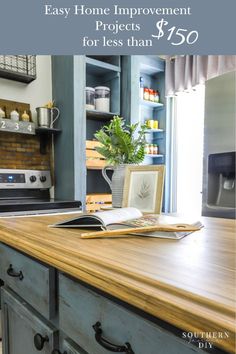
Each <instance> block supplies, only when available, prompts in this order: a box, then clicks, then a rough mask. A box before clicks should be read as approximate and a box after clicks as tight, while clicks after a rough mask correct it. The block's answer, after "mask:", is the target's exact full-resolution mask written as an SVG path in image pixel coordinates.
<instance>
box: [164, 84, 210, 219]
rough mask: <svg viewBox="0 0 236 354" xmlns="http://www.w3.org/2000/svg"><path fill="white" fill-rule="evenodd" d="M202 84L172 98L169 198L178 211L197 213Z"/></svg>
mask: <svg viewBox="0 0 236 354" xmlns="http://www.w3.org/2000/svg"><path fill="white" fill-rule="evenodd" d="M204 99H205V86H203V85H201V86H198V87H197V88H196V89H195V90H194V91H191V92H188V93H187V92H184V93H180V94H178V95H177V96H176V97H174V98H173V101H174V102H173V105H174V109H173V110H172V112H173V117H172V119H174V124H173V125H172V127H173V128H172V129H174V131H173V132H172V133H173V134H172V136H174V141H173V142H172V144H173V158H172V168H171V170H172V178H173V179H174V180H175V183H174V184H173V185H174V186H175V188H174V189H173V192H172V194H173V195H172V198H174V199H175V202H174V203H172V205H174V206H175V208H174V209H175V210H173V211H177V213H180V214H184V215H187V214H191V215H199V216H200V215H201V207H202V194H201V192H202V165H203V127H204Z"/></svg>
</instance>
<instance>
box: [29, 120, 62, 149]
mask: <svg viewBox="0 0 236 354" xmlns="http://www.w3.org/2000/svg"><path fill="white" fill-rule="evenodd" d="M60 132H61V130H60V129H56V128H44V127H38V128H36V129H35V133H36V134H37V135H39V138H40V153H41V154H42V155H45V154H46V152H47V146H48V140H49V139H48V138H49V136H52V135H54V134H59V133H60Z"/></svg>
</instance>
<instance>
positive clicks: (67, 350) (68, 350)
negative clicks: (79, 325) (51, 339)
mask: <svg viewBox="0 0 236 354" xmlns="http://www.w3.org/2000/svg"><path fill="white" fill-rule="evenodd" d="M62 354H88V353H86V352H85V351H84V350H83V349H82V348H80V347H79V346H78V345H76V344H75V343H73V341H72V340H71V339H68V338H67V339H63V342H62Z"/></svg>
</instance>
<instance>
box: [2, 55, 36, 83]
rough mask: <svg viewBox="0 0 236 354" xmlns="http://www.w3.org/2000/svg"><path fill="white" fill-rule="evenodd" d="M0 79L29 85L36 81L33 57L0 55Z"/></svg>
mask: <svg viewBox="0 0 236 354" xmlns="http://www.w3.org/2000/svg"><path fill="white" fill-rule="evenodd" d="M0 77H3V78H6V79H11V80H16V81H21V82H26V83H29V82H31V81H33V80H35V79H36V56H35V55H0Z"/></svg>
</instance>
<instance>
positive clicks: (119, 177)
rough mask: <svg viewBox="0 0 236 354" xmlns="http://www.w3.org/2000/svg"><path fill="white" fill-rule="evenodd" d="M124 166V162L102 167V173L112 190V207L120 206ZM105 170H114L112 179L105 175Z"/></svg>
mask: <svg viewBox="0 0 236 354" xmlns="http://www.w3.org/2000/svg"><path fill="white" fill-rule="evenodd" d="M126 166H127V165H126V164H124V165H118V166H106V167H104V168H103V169H102V175H103V177H104V179H105V180H106V181H107V183H108V184H109V186H110V188H111V191H112V206H113V207H114V208H121V207H122V202H123V190H124V182H125V168H126ZM107 170H113V171H114V172H113V175H112V179H110V178H109V177H108V176H107V173H106V171H107Z"/></svg>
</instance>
